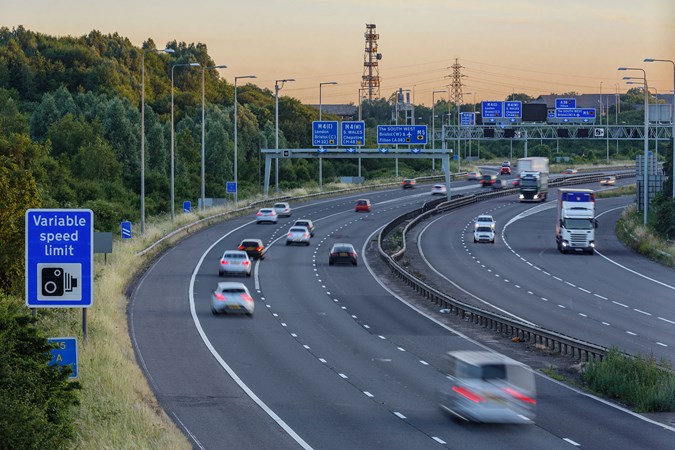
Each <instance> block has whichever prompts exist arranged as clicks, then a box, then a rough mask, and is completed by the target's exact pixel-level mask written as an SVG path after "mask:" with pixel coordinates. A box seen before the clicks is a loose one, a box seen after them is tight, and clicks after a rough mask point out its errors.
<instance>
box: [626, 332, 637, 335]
mask: <svg viewBox="0 0 675 450" xmlns="http://www.w3.org/2000/svg"><path fill="white" fill-rule="evenodd" d="M626 333H628V334H630V335H631V336H637V333H633V332H632V331H626Z"/></svg>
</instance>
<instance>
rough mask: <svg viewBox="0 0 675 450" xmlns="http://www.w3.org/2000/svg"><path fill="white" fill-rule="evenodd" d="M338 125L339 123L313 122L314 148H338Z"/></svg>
mask: <svg viewBox="0 0 675 450" xmlns="http://www.w3.org/2000/svg"><path fill="white" fill-rule="evenodd" d="M337 145H338V123H337V121H325V120H323V121H319V120H315V121H314V122H312V146H313V147H337Z"/></svg>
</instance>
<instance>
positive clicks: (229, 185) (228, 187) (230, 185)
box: [225, 181, 237, 194]
mask: <svg viewBox="0 0 675 450" xmlns="http://www.w3.org/2000/svg"><path fill="white" fill-rule="evenodd" d="M235 192H237V183H235V182H234V181H227V182H226V183H225V193H226V194H234V193H235Z"/></svg>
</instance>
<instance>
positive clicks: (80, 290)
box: [25, 209, 94, 308]
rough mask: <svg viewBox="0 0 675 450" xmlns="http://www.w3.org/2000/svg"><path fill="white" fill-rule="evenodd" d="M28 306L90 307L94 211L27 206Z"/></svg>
mask: <svg viewBox="0 0 675 450" xmlns="http://www.w3.org/2000/svg"><path fill="white" fill-rule="evenodd" d="M25 276H26V306H28V307H29V308H88V307H90V306H91V305H92V303H93V291H94V289H93V280H94V213H93V211H92V210H90V209H28V210H26V272H25Z"/></svg>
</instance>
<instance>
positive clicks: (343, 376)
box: [338, 373, 349, 380]
mask: <svg viewBox="0 0 675 450" xmlns="http://www.w3.org/2000/svg"><path fill="white" fill-rule="evenodd" d="M338 375H340V376H341V377H342V378H344V379H345V380H346V379H347V378H349V377H348V376H347V375H345V374H344V373H338Z"/></svg>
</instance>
